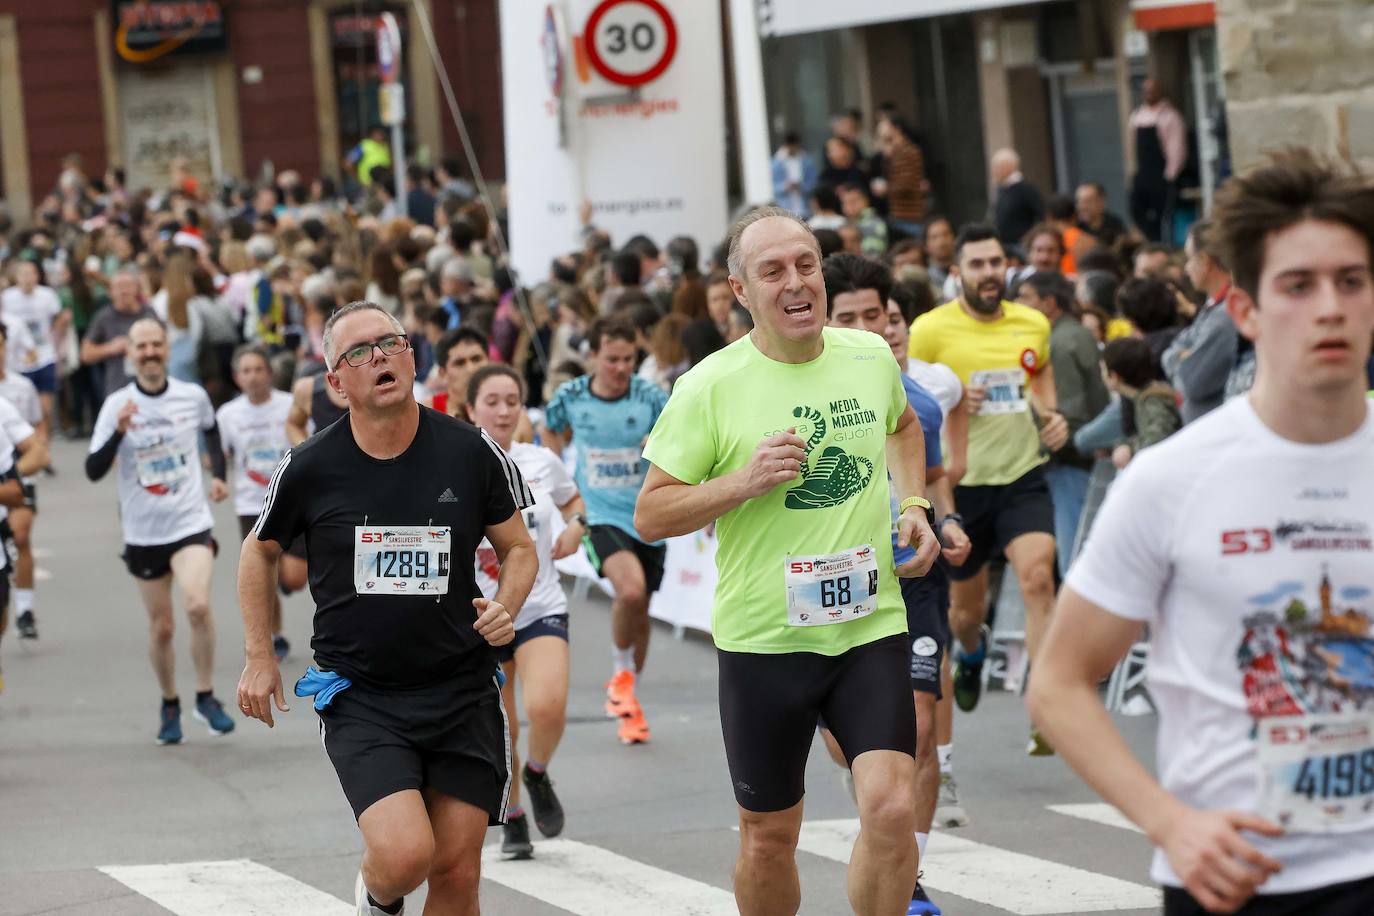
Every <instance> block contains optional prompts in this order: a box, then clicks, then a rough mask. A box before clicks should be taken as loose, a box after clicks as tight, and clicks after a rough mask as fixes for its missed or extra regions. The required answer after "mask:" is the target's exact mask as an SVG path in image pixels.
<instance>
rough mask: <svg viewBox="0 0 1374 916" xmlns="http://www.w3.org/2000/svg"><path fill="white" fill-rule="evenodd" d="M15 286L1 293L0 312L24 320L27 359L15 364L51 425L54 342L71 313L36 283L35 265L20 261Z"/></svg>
mask: <svg viewBox="0 0 1374 916" xmlns="http://www.w3.org/2000/svg"><path fill="white" fill-rule="evenodd" d="M14 284H15V285H14V286H11V287H10V288H9V289H7V290H5V291H4V292H3V293H0V314H3V315H4V316H5V317H6V318H10V319H13V320H15V321H20V322H23V324H24V326H25V327H26V328H28V331H29V335H30V336H31V337H33V343H34V346H33V350H32V351H31V356H30V357H29V361H28V362H26V363H24V364H23V365H19V366H15V367H14V368H16V369H18V370H20V371H21V372H23V373H24V375H25V376H26V377H27V378H28V380H29V381H31V382H33V384H34V386H35V387H36V388H37V389H38V394H39V396H40V397H41V398H42V401H43V414H44V416H46V417H47V418H48V426H49V428H51V427H52V406H53V395H54V394H55V393H56V392H57V341H59V340H61V339H62V335H63V334H64V333H66V330H67V324H68V322H70V321H71V317H72V313H71V312H70V311H68V310H66V309H64V308H62V302H61V300H60V299H58V298H57V293H55V292H53V291H52V290H51V289H49V288H48V287H46V286H40V285H39V283H38V265H37V264H35V263H33V262H32V261H19V262H18V263H17V264H16V265H15V267H14Z"/></svg>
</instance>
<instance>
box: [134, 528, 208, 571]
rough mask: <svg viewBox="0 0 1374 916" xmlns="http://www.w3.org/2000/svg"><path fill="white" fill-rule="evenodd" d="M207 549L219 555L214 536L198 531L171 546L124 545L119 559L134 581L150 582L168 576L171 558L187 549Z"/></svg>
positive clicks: (170, 568) (170, 569)
mask: <svg viewBox="0 0 1374 916" xmlns="http://www.w3.org/2000/svg"><path fill="white" fill-rule="evenodd" d="M197 546H203V547H209V548H210V552H211V553H213V554H216V555H218V554H219V545H218V544H217V543H215V539H214V536H213V535H211V533H210V532H209V531H208V530H207V531H199V532H197V533H195V534H192V535H190V536H188V537H184V538H182V539H181V540H179V541H176V542H174V543H171V544H142V545H140V544H125V545H124V553H123V554H122V555H121V558H122V559H123V560H124V565H125V566H126V567H128V569H129V575H131V576H133V577H134V578H135V579H143V580H146V581H152V580H154V579H161V578H162V577H163V576H167V575H170V574H171V572H172V557H174V556H176V555H177V553H178V552H179V551H181V550H184V549H185V548H187V547H197Z"/></svg>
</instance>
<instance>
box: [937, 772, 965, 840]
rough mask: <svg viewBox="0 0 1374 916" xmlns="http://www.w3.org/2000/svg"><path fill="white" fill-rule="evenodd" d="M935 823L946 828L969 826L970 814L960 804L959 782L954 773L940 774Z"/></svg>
mask: <svg viewBox="0 0 1374 916" xmlns="http://www.w3.org/2000/svg"><path fill="white" fill-rule="evenodd" d="M935 825H936V826H937V827H946V828H949V827H967V826H968V814H966V813H965V812H964V808H963V806H962V805H960V804H959V784H958V783H956V782H955V781H954V774H953V773H941V774H940V795H939V797H938V798H937V799H936V801H935Z"/></svg>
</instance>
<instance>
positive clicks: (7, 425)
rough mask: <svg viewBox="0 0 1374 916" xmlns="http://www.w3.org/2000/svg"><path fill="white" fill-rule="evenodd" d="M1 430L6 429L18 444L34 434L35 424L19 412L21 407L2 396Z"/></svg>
mask: <svg viewBox="0 0 1374 916" xmlns="http://www.w3.org/2000/svg"><path fill="white" fill-rule="evenodd" d="M0 430H4V432H5V435H7V436H9V438H10V441H11V442H13V443H14V444H15V445H18V444H19V443H20V442H23V441H24V440H25V439H27V438H28V437H29V436H32V435H33V424H31V423H30V422H29V421H28V420H27V419H26V418H25V417H24V415H23V414H21V413H20V412H19V408H17V407H15V406H14V405H13V404H11V403H10V402H9V401H8V400H5V399H4V398H0Z"/></svg>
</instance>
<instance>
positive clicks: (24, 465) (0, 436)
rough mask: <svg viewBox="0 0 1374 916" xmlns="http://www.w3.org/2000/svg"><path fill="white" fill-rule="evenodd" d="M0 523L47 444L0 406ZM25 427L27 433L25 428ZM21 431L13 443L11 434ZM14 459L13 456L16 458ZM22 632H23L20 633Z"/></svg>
mask: <svg viewBox="0 0 1374 916" xmlns="http://www.w3.org/2000/svg"><path fill="white" fill-rule="evenodd" d="M0 413H3V414H5V415H6V416H4V417H0V525H4V524H5V516H6V513H7V512H9V511H10V510H13V509H14V508H16V507H18V506H22V505H23V504H24V499H25V497H24V486H23V484H22V483H21V482H20V479H19V478H20V474H22V473H23V471H24V470H27V471H28V472H29V473H36V472H37V471H38V470H40V469H41V468H43V467H44V466H45V465H46V463H47V458H48V448H47V444H46V443H45V442H43V441H42V440H40V439H39V438H38V437H37V436H35V435H34V434H33V428H32V427H30V426H28V424H27V423H26V422H25V421H24V420H23V419H22V418H19V417H17V416H16V415H11V414H9V412H8V411H5V410H3V408H0ZM26 429H27V433H26V432H25V431H26ZM11 434H14V435H23V436H24V439H22V440H20V442H19V443H16V442H15V441H14V439H13V438H12V435H11ZM16 459H17V460H16ZM9 568H10V558H9V551H7V550H0V638H3V637H4V635H5V630H6V629H8V628H9V604H10V579H9V576H8V575H7V573H8V572H9ZM20 636H21V637H22V636H23V633H22V632H21V633H20ZM4 690H5V675H4V672H3V671H0V693H3V692H4Z"/></svg>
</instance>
